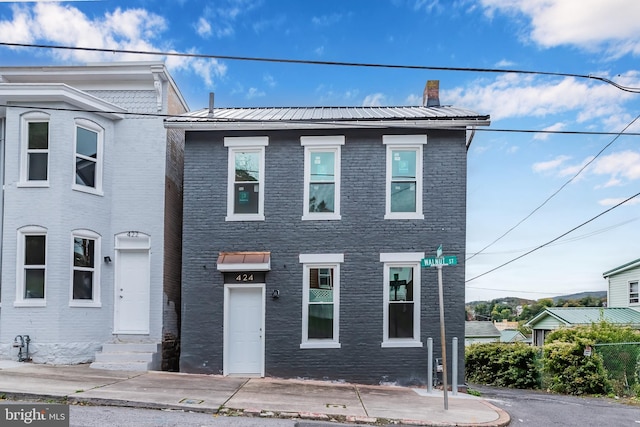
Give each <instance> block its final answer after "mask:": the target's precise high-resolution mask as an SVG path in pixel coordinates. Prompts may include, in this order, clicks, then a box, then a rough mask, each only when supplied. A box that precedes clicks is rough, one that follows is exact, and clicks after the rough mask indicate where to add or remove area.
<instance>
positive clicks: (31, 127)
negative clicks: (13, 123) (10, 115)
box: [20, 112, 49, 187]
mask: <svg viewBox="0 0 640 427" xmlns="http://www.w3.org/2000/svg"><path fill="white" fill-rule="evenodd" d="M48 184H49V115H48V114H45V113H40V112H34V113H29V114H26V115H25V116H24V117H23V121H22V156H21V170H20V185H21V186H33V187H36V186H47V185H48Z"/></svg>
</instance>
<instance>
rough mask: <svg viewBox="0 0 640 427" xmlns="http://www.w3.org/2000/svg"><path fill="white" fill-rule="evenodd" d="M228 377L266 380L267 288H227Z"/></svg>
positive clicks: (240, 286)
mask: <svg viewBox="0 0 640 427" xmlns="http://www.w3.org/2000/svg"><path fill="white" fill-rule="evenodd" d="M224 331H225V333H224V341H225V342H224V369H223V370H224V374H225V375H243V376H260V377H262V376H264V285H258V286H253V285H250V286H247V285H239V286H235V285H225V324H224Z"/></svg>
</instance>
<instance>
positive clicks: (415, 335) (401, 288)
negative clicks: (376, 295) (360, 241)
mask: <svg viewBox="0 0 640 427" xmlns="http://www.w3.org/2000/svg"><path fill="white" fill-rule="evenodd" d="M422 258H424V252H408V253H382V254H380V262H383V263H384V275H383V276H384V277H383V292H384V294H383V301H384V306H383V312H384V323H383V337H382V347H422V342H421V341H420V287H421V285H420V284H421V282H420V271H421V266H420V262H421V260H422Z"/></svg>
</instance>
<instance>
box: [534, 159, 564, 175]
mask: <svg viewBox="0 0 640 427" xmlns="http://www.w3.org/2000/svg"><path fill="white" fill-rule="evenodd" d="M570 159H571V157H569V156H558V157H556V158H555V159H553V160H548V161H546V162H538V163H534V164H533V166H531V168H532V169H533V171H534V172H548V171H551V170H554V169H558V168H559V167H560V166H561V165H563V164H564V163H565V162H566V161H567V160H570Z"/></svg>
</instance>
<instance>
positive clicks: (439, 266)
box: [436, 264, 449, 410]
mask: <svg viewBox="0 0 640 427" xmlns="http://www.w3.org/2000/svg"><path fill="white" fill-rule="evenodd" d="M436 268H437V269H438V299H439V302H440V343H441V345H442V387H443V391H444V409H445V410H448V409H449V400H448V396H447V388H448V385H447V341H446V337H445V332H444V330H445V329H444V297H443V295H442V294H443V291H442V264H437V265H436Z"/></svg>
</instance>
